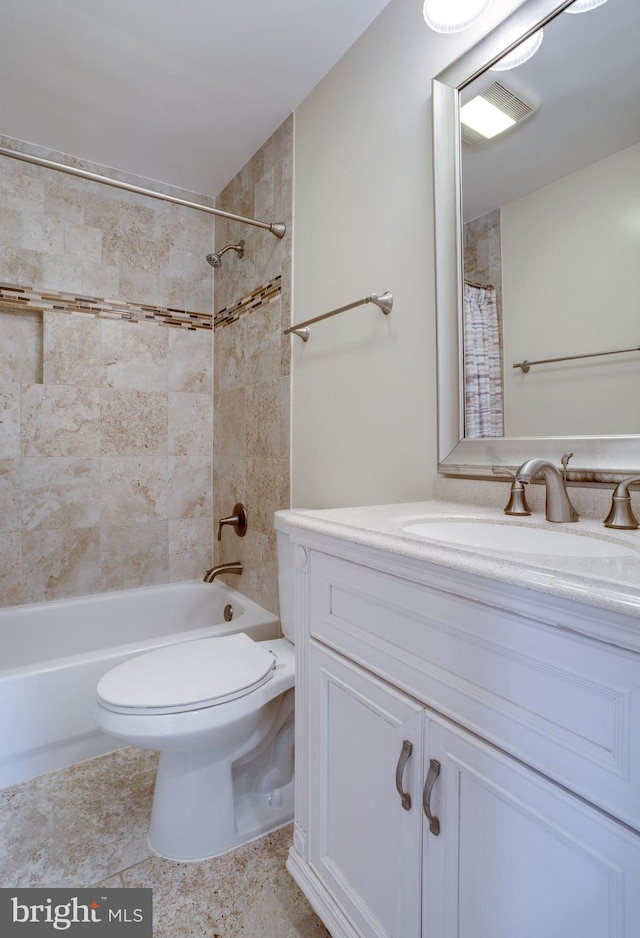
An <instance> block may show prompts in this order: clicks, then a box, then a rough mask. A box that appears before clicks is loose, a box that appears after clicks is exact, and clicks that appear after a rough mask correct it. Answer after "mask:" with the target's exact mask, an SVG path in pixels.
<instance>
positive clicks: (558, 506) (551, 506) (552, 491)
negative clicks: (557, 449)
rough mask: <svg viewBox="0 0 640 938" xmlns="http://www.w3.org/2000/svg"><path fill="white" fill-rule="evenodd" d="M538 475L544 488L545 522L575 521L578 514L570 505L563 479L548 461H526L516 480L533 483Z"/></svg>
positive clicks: (537, 458) (537, 459) (536, 459)
mask: <svg viewBox="0 0 640 938" xmlns="http://www.w3.org/2000/svg"><path fill="white" fill-rule="evenodd" d="M538 475H542V478H543V479H544V484H545V488H546V495H547V497H546V508H545V513H546V518H547V521H558V522H565V521H577V520H578V517H579V516H578V512H577V511H576V510H575V508H574V507H573V505H572V504H571V499H570V498H569V495H568V493H567V487H566V485H565V482H564V479H563V478H562V475H561V474H560V471H559V470H558V468H557V467H556V466H554V464H553V463H552V462H550V461H549V460H548V459H542V458H540V457H534V458H533V459H528V460H527V461H526V462H524V463H523V464H522V465H521V466H520V468H519V469H518V472H517V473H516V478H517V479H518V481H519V482H533V480H534V479H535V478H536V477H537V476H538Z"/></svg>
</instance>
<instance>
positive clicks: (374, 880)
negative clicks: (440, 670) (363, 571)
mask: <svg viewBox="0 0 640 938" xmlns="http://www.w3.org/2000/svg"><path fill="white" fill-rule="evenodd" d="M311 644H312V648H311V674H310V691H311V693H310V701H311V706H310V722H311V733H310V740H309V760H310V773H309V777H310V783H309V787H310V822H309V831H308V845H309V858H310V862H311V865H312V866H313V868H314V869H315V871H316V873H317V874H318V876H319V877H320V879H321V880H322V882H323V883H324V885H325V886H326V888H327V889H328V890H329V891H330V892H331V894H332V895H333V897H334V898H335V899H336V900H337V901H338V903H339V904H340V906H341V907H342V909H343V910H344V912H345V913H346V915H347V916H348V918H349V919H350V920H351V922H352V923H353V925H354V927H355V930H356V931H357V933H358V934H359V935H361V936H362V938H369V936H376V938H419V935H420V905H421V902H420V890H421V877H420V855H421V827H422V824H421V817H420V810H421V808H420V772H421V769H422V738H423V728H424V726H423V724H424V710H423V708H422V707H420V706H419V705H418V704H416V703H415V702H414V701H413V700H412V699H411V698H409V697H406V696H405V695H404V694H401V693H399V692H398V691H396V690H394V689H393V688H391V687H389V686H388V685H386V684H384V682H382V681H380V680H378V679H377V678H374V677H372V676H371V675H369V674H367V673H366V672H365V671H362V670H361V669H360V668H358V667H357V666H354V665H352V664H351V663H349V662H347V661H345V660H344V659H341V658H339V657H338V656H336V655H334V654H332V653H331V652H328V651H326V650H324V649H322V648H321V647H319V646H316V645H315V644H314V643H313V642H312V643H311ZM405 740H408V741H409V742H410V743H411V746H412V752H411V755H410V756H409V757H408V759H407V760H406V765H405V767H404V770H403V771H402V773H401V777H400V778H398V783H399V784H400V787H401V789H402V790H403V791H405V792H407V793H408V794H409V796H410V798H411V807H410V809H409V810H406V809H405V808H403V806H402V799H401V795H400V793H399V792H398V789H397V787H396V770H397V767H398V760H399V758H400V756H401V752H402V749H403V743H404V741H405Z"/></svg>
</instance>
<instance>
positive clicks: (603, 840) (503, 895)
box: [423, 716, 640, 938]
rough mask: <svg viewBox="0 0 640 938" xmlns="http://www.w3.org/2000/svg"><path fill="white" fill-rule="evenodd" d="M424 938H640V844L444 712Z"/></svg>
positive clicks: (428, 838)
mask: <svg viewBox="0 0 640 938" xmlns="http://www.w3.org/2000/svg"><path fill="white" fill-rule="evenodd" d="M426 739H427V740H428V745H427V746H426V747H425V771H427V770H428V768H429V766H430V763H431V760H432V759H436V760H437V761H438V762H439V763H440V765H441V772H440V775H439V777H438V778H437V780H436V781H435V784H434V785H433V788H432V791H431V797H430V799H429V803H428V805H427V807H428V808H429V809H430V811H431V812H432V814H434V815H436V816H437V817H438V818H439V821H440V833H439V835H438V836H434V835H433V834H432V833H429V827H428V824H427V822H426V819H425V834H424V888H425V895H424V906H423V921H424V931H423V935H424V938H571V936H574V935H575V936H578V935H579V936H580V938H637V936H638V935H640V837H639V836H638V835H637V834H634V833H632V832H630V831H629V830H628V829H627V828H625V827H624V826H622V825H620V824H619V823H617V822H615V821H613V820H611V819H610V818H609V817H608V816H607V815H604V814H602V813H601V812H600V811H598V810H597V809H595V808H593V807H592V806H590V805H588V804H586V803H585V802H583V801H581V800H580V799H578V798H577V797H575V796H573V795H571V794H570V793H568V792H566V791H565V790H564V789H561V788H560V787H558V786H556V785H554V784H553V783H552V782H549V781H548V780H547V779H545V778H543V777H542V776H540V775H539V774H538V773H536V772H533V771H532V770H531V769H529V768H527V767H525V766H523V765H521V764H520V763H519V762H517V761H516V760H514V759H512V758H510V757H508V756H505V755H504V754H503V753H501V752H499V751H498V750H496V749H493V748H492V747H491V746H488V745H487V744H486V743H484V742H482V741H481V740H479V739H477V738H476V737H474V736H472V735H471V734H469V733H467V732H465V731H464V730H462V729H459V728H457V727H456V726H455V725H454V724H451V723H448V722H447V721H444V720H441V719H440V718H438V717H433V718H431V716H430V717H429V719H428V720H427V728H426Z"/></svg>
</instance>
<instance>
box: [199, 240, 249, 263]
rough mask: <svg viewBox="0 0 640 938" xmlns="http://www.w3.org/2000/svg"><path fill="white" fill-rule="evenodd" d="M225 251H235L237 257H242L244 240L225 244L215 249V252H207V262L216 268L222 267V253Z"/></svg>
mask: <svg viewBox="0 0 640 938" xmlns="http://www.w3.org/2000/svg"><path fill="white" fill-rule="evenodd" d="M227 251H235V252H236V254H237V255H238V257H242V256H243V254H244V241H238V243H237V244H225V246H224V247H223V248H222V250H220V251H216V252H215V254H207V263H208V264H211V266H212V267H215V268H216V269H217V268H218V267H222V255H223V254H225V253H226V252H227Z"/></svg>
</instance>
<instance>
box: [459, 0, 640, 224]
mask: <svg viewBox="0 0 640 938" xmlns="http://www.w3.org/2000/svg"><path fill="white" fill-rule="evenodd" d="M639 39H640V0H609V2H608V3H605V4H604V5H602V6H599V7H597V8H596V9H594V10H591V11H590V12H588V13H581V14H567V13H560V14H559V15H558V16H556V17H555V19H554V20H552V21H551V22H550V23H549V24H548V25H547V26H546V27H545V29H544V38H543V42H542V45H541V47H540V49H539V51H538V52H536V54H535V55H534V56H533V58H531V59H530V60H529V61H528V62H525V63H524V64H523V65H521V66H519V67H518V68H514V69H512V70H509V71H499V72H496V71H489V72H485V73H484V74H483V75H482V76H480V77H479V78H477V79H476V80H475V81H474V82H473V83H472V84H470V85H469V86H467V88H465V89H464V91H463V93H462V95H461V99H462V101H463V102H465V101H467V100H469V99H470V98H472V97H473V96H474V95H475V94H478V93H480V92H481V91H483V90H484V89H485V88H486V87H487V86H488V85H490V84H491V83H492V82H494V81H498V82H499V83H500V84H501V85H503V86H504V87H505V88H506V89H507V90H508V91H511V92H512V93H514V94H515V95H517V96H518V97H520V98H521V99H523V100H524V101H526V102H527V103H528V104H531V105H533V106H534V107H535V108H537V110H536V111H535V113H534V114H533V115H532V116H530V117H529V118H527V119H526V120H525V121H523V122H522V124H520V125H518V126H516V127H514V128H513V129H512V130H510V131H507V132H506V133H504V134H503V135H501V136H498V137H494V138H493V140H490V141H487V142H486V143H481V144H480V145H478V146H467V145H466V144H465V145H463V148H462V164H463V181H464V191H463V204H464V214H465V220H469V219H472V218H477V217H479V216H480V215H484V214H485V213H486V212H488V211H490V210H492V209H494V208H496V207H497V206H500V205H505V204H506V203H508V202H511V201H512V200H513V199H515V198H518V197H520V196H522V195H525V194H526V193H528V192H534V191H535V190H537V189H539V188H541V187H542V186H544V185H547V184H549V183H550V182H553V181H554V180H556V179H560V178H562V177H564V176H566V175H568V174H569V173H572V172H575V171H577V170H578V169H581V168H582V167H584V166H589V165H591V164H592V163H595V162H596V161H598V160H601V159H604V158H605V157H607V156H610V155H611V154H613V153H617V152H619V151H621V150H624V149H626V148H627V147H630V146H632V145H633V144H635V143H638V141H640V67H639V65H638V61H639V58H638V41H639Z"/></svg>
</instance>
